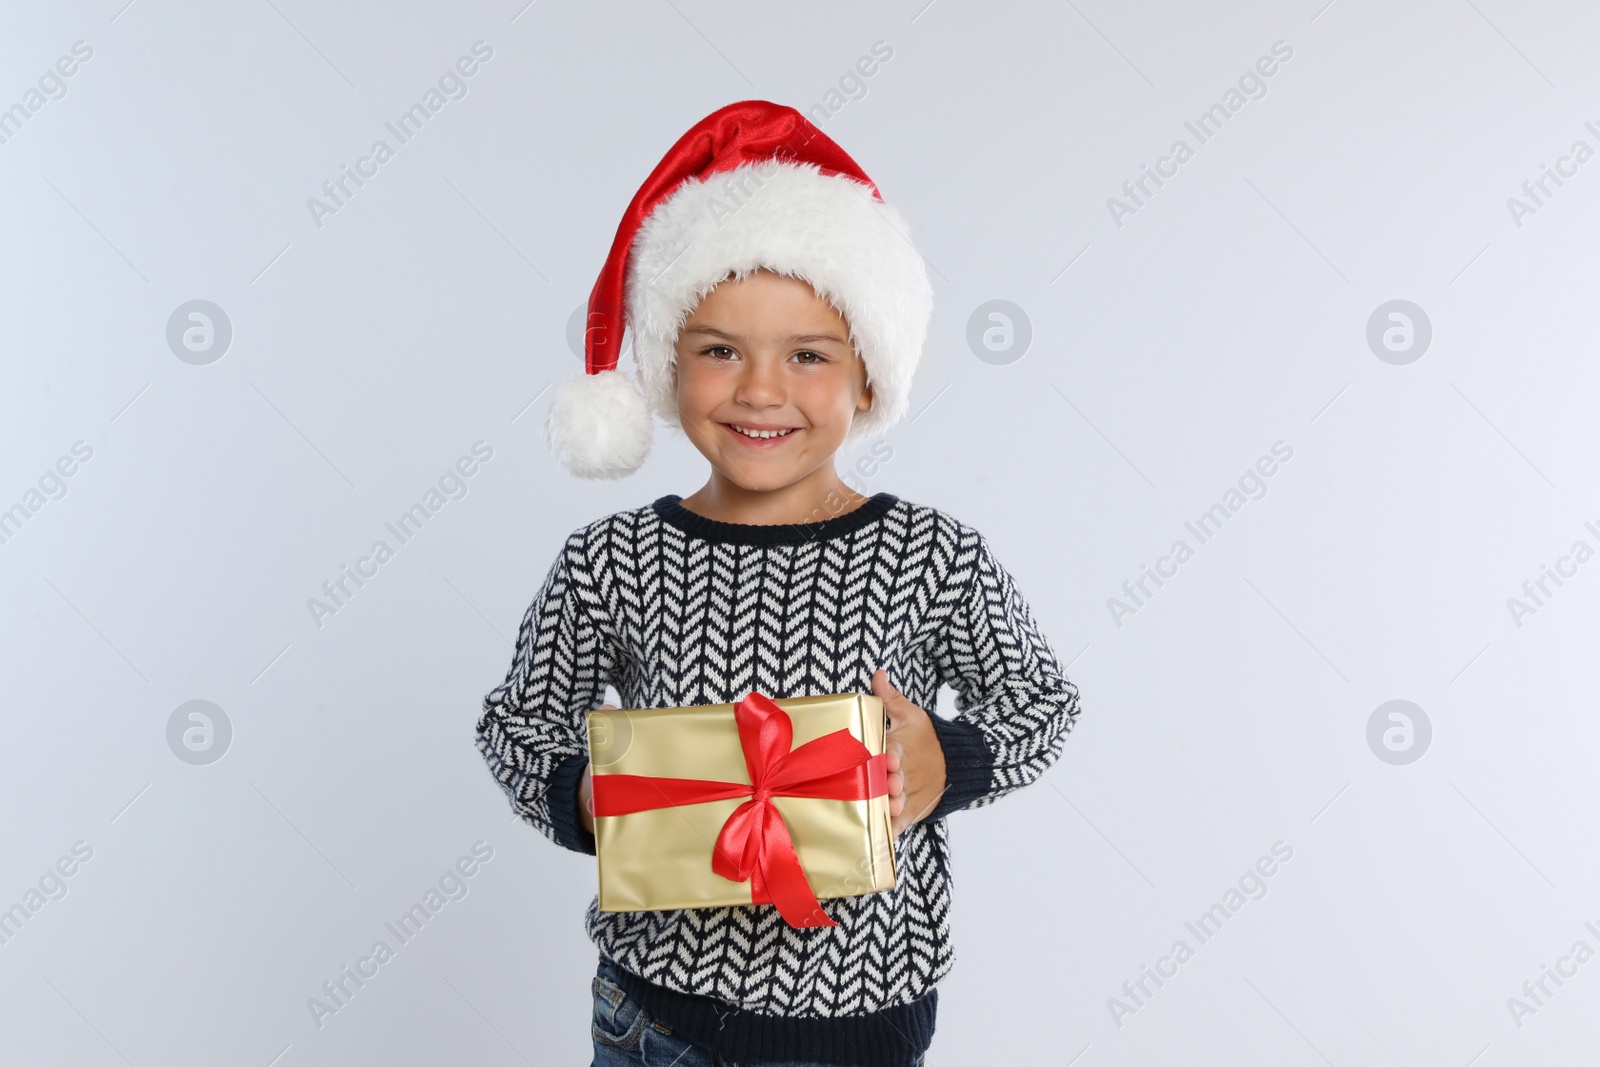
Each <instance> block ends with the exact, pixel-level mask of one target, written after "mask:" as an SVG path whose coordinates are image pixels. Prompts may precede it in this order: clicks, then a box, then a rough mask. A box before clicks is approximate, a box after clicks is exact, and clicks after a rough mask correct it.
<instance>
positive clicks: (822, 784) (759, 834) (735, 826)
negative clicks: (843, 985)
mask: <svg viewBox="0 0 1600 1067" xmlns="http://www.w3.org/2000/svg"><path fill="white" fill-rule="evenodd" d="M733 718H734V721H735V722H736V723H737V724H738V727H739V744H740V745H741V746H742V747H743V749H744V765H745V769H746V770H747V771H749V773H750V781H751V782H752V783H753V784H751V785H745V784H743V783H742V782H714V781H707V780H705V779H700V778H653V777H650V776H648V775H638V774H597V775H595V776H594V778H593V787H594V813H595V814H596V815H632V814H633V813H634V812H639V811H652V810H654V809H657V808H674V807H679V806H681V805H685V804H704V803H706V802H707V801H711V800H728V799H730V798H732V797H750V799H749V800H747V801H745V802H744V803H743V804H740V805H739V806H738V807H737V808H735V809H734V812H733V814H732V815H729V816H728V819H727V821H726V822H724V823H723V824H722V832H721V833H719V834H718V835H717V843H716V846H715V848H714V849H713V851H712V854H711V869H712V870H713V871H715V872H717V873H718V874H720V875H721V876H722V877H724V878H727V879H729V880H730V881H734V882H743V881H746V880H748V881H749V882H750V899H751V902H752V903H755V904H776V905H777V907H778V913H779V914H780V915H782V916H783V918H784V921H785V922H787V923H788V924H789V925H790V926H796V927H807V926H838V925H839V924H838V923H836V922H834V921H833V920H832V919H830V918H828V916H827V914H826V913H825V912H823V910H822V905H821V904H819V903H818V902H817V897H816V894H814V893H813V892H812V891H811V884H810V883H809V882H808V881H806V873H805V869H804V868H802V867H801V866H800V857H799V855H797V854H796V852H795V850H794V841H793V839H792V838H790V836H789V828H788V826H787V825H786V824H785V823H784V821H783V815H782V814H781V813H779V811H778V808H777V805H775V804H773V803H772V798H773V797H814V798H818V799H823V800H867V799H869V798H871V797H881V796H884V795H885V794H887V793H888V791H889V785H888V781H887V773H886V771H885V769H884V757H883V756H881V755H877V756H875V755H873V754H872V753H871V752H869V751H868V750H867V746H866V745H863V744H862V743H861V742H860V741H858V740H857V739H856V738H855V737H853V736H851V734H850V731H849V730H836V731H834V732H833V733H831V734H827V735H825V736H823V737H819V738H817V739H815V740H813V741H807V742H806V743H805V744H803V745H801V746H800V747H799V748H791V746H792V745H793V744H794V724H793V723H792V722H790V720H789V715H788V713H787V712H785V711H784V710H783V709H782V708H780V707H779V706H778V705H777V703H776V702H774V701H773V700H772V698H771V697H768V696H766V695H765V694H763V693H759V692H755V691H752V692H751V693H750V694H749V695H748V696H746V697H745V698H744V699H743V700H741V701H739V702H738V703H737V704H735V705H734V706H733Z"/></svg>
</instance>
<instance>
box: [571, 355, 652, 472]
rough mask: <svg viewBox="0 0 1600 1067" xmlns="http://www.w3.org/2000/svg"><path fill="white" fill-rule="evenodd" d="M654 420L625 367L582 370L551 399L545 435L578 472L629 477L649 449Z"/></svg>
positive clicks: (642, 460) (572, 469)
mask: <svg viewBox="0 0 1600 1067" xmlns="http://www.w3.org/2000/svg"><path fill="white" fill-rule="evenodd" d="M653 434H654V424H653V423H652V422H651V421H650V409H649V408H648V407H646V406H645V401H644V397H643V395H641V394H640V392H639V390H638V388H637V387H636V386H635V385H634V384H633V381H632V380H631V379H629V378H628V376H627V375H625V374H623V373H622V371H621V370H608V371H602V372H600V373H599V374H589V373H586V372H585V371H581V370H580V371H579V372H578V373H577V374H575V375H573V376H572V377H570V378H568V379H567V380H566V381H564V382H562V383H561V385H560V386H559V387H558V388H557V389H556V395H555V399H554V400H553V401H552V402H551V404H550V414H549V415H548V416H547V417H546V420H545V435H546V438H547V439H548V441H549V443H550V449H551V451H553V452H554V453H555V454H556V457H557V458H558V459H559V460H560V461H561V463H562V465H563V466H565V467H566V468H567V470H569V471H571V472H572V473H573V474H575V475H577V476H578V477H580V478H626V477H627V476H628V475H630V474H632V473H633V472H634V471H636V470H638V469H639V468H640V467H641V466H642V465H643V464H644V461H645V457H646V456H648V455H649V454H650V441H651V437H652V435H653Z"/></svg>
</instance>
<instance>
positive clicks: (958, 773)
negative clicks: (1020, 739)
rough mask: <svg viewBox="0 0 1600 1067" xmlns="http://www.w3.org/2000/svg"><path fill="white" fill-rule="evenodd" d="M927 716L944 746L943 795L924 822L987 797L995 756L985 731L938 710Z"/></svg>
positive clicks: (939, 817) (941, 816) (940, 745)
mask: <svg viewBox="0 0 1600 1067" xmlns="http://www.w3.org/2000/svg"><path fill="white" fill-rule="evenodd" d="M928 718H929V719H930V720H932V722H933V732H934V734H935V735H936V736H937V737H938V738H939V747H940V748H942V749H944V795H943V796H941V797H940V798H939V803H937V804H935V805H934V808H933V810H932V811H930V812H929V813H928V814H927V815H926V816H925V817H924V820H925V821H931V820H935V819H942V818H944V817H945V816H946V815H949V814H950V813H951V812H953V811H960V810H961V809H962V808H964V807H966V806H967V805H969V804H971V803H972V802H973V801H974V800H977V799H979V798H980V797H983V796H985V795H986V794H987V793H988V792H989V779H990V777H991V776H992V772H993V770H994V756H993V755H992V754H991V753H990V752H989V745H988V742H986V741H984V739H983V731H982V730H979V729H978V728H977V727H976V726H974V725H972V724H971V723H969V722H962V721H961V720H959V719H946V718H945V717H943V716H942V715H939V714H937V713H935V712H929V713H928Z"/></svg>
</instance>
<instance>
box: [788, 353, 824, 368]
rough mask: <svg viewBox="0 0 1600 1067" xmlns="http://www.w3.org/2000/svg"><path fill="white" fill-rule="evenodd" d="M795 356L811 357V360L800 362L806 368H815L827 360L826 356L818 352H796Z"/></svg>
mask: <svg viewBox="0 0 1600 1067" xmlns="http://www.w3.org/2000/svg"><path fill="white" fill-rule="evenodd" d="M795 356H796V357H799V356H811V357H813V358H812V359H811V360H801V362H802V363H805V364H806V365H807V366H816V365H817V364H818V363H826V362H828V358H827V357H826V356H824V355H823V354H822V353H820V352H812V351H809V350H808V351H804V352H796V353H795Z"/></svg>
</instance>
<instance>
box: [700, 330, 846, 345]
mask: <svg viewBox="0 0 1600 1067" xmlns="http://www.w3.org/2000/svg"><path fill="white" fill-rule="evenodd" d="M683 332H684V333H686V334H689V333H703V334H706V335H708V336H711V337H720V338H722V339H723V340H724V341H742V340H744V338H743V337H740V336H739V335H738V334H733V333H725V332H724V331H722V330H719V329H717V328H716V327H715V326H688V327H685V328H684V331H683ZM818 341H832V342H833V343H834V344H837V345H842V344H846V343H848V342H846V341H845V339H844V338H842V337H840V336H839V335H838V334H835V333H801V334H795V335H793V336H790V337H785V338H784V339H783V342H784V343H785V344H791V345H803V344H815V343H816V342H818Z"/></svg>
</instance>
